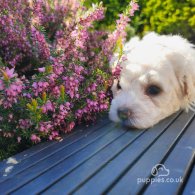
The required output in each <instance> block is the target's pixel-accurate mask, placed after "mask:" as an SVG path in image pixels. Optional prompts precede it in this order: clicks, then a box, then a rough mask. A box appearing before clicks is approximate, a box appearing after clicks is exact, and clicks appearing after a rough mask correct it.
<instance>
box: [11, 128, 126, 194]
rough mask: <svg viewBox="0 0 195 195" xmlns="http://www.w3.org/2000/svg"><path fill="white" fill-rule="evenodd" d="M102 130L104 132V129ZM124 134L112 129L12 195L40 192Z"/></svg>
mask: <svg viewBox="0 0 195 195" xmlns="http://www.w3.org/2000/svg"><path fill="white" fill-rule="evenodd" d="M104 130H105V131H106V129H104ZM124 134H125V131H124V130H122V129H121V130H119V129H118V130H116V129H114V128H113V131H111V132H110V133H108V134H106V135H105V136H104V137H102V138H101V139H99V140H96V141H95V142H94V143H93V144H91V145H89V146H87V147H85V148H83V149H82V150H80V151H79V153H77V154H75V155H72V156H70V157H69V158H68V159H66V160H65V161H63V162H61V163H60V164H58V165H57V166H55V167H53V169H50V170H48V171H47V172H46V173H45V174H42V175H41V176H40V177H38V178H37V179H36V180H35V181H32V182H30V183H28V184H26V185H25V186H24V187H22V188H20V189H18V190H17V191H15V192H14V193H13V194H21V193H22V194H23V193H27V192H28V191H29V189H30V191H31V193H32V194H36V193H38V192H40V191H41V190H43V189H44V188H46V187H47V186H49V185H51V184H53V183H54V182H55V181H56V180H58V179H60V178H61V177H63V176H64V175H66V174H68V173H70V172H71V171H72V170H74V169H76V167H78V166H79V165H80V164H83V163H85V161H86V160H88V159H90V158H91V157H93V156H94V155H95V154H96V153H98V152H99V151H101V150H102V149H103V148H105V147H107V146H108V145H110V144H111V143H112V142H114V141H115V140H117V139H120V137H122V136H123V135H124ZM77 176H78V175H77ZM40 182H41V185H39V186H38V185H37V184H39V183H40ZM37 186H38V187H37Z"/></svg>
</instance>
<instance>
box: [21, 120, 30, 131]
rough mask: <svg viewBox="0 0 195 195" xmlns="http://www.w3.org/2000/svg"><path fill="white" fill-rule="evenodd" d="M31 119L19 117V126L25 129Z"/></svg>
mask: <svg viewBox="0 0 195 195" xmlns="http://www.w3.org/2000/svg"><path fill="white" fill-rule="evenodd" d="M31 125H32V124H31V121H30V119H20V120H19V127H20V128H21V129H23V130H27V129H29V128H30V127H31Z"/></svg>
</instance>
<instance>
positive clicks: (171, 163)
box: [142, 120, 195, 195]
mask: <svg viewBox="0 0 195 195" xmlns="http://www.w3.org/2000/svg"><path fill="white" fill-rule="evenodd" d="M194 127H195V121H194V120H193V122H192V123H191V124H190V126H189V127H188V128H187V130H186V132H185V134H184V135H183V136H182V137H181V139H180V140H179V141H178V143H177V145H176V146H175V147H174V148H173V150H170V151H169V153H168V155H167V158H166V160H165V161H164V162H161V163H163V164H164V165H165V167H166V168H167V169H169V170H170V173H169V175H168V178H173V179H176V178H182V179H183V182H185V179H187V178H186V177H188V174H189V171H191V170H190V169H191V167H192V166H193V164H194V157H195V155H194V150H195V141H194V140H195V131H194ZM161 173H162V171H159V174H161ZM165 179H166V177H165ZM178 181H179V180H178ZM183 182H168V183H162V182H160V183H153V184H152V185H149V187H148V188H147V189H146V191H145V194H146V195H147V194H148V195H149V194H159V193H160V192H161V193H166V194H170V195H172V194H181V191H182V188H180V186H183ZM194 189H195V187H194ZM142 192H143V191H142Z"/></svg>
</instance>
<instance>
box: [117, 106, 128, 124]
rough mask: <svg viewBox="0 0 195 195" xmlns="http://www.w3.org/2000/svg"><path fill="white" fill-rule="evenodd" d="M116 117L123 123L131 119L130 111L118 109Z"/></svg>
mask: <svg viewBox="0 0 195 195" xmlns="http://www.w3.org/2000/svg"><path fill="white" fill-rule="evenodd" d="M118 117H119V118H120V119H121V120H122V121H124V120H127V119H128V118H129V117H131V111H130V110H129V109H128V108H119V109H118Z"/></svg>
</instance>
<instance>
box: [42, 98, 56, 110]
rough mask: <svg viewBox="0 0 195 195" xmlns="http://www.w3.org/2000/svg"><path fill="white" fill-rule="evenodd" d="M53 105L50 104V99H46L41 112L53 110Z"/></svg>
mask: <svg viewBox="0 0 195 195" xmlns="http://www.w3.org/2000/svg"><path fill="white" fill-rule="evenodd" d="M54 110H55V107H54V105H53V104H52V102H51V101H50V100H48V101H47V102H46V103H45V105H43V106H42V112H43V113H47V112H48V111H51V112H54Z"/></svg>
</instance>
